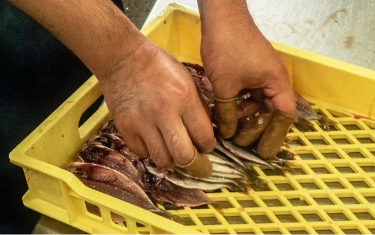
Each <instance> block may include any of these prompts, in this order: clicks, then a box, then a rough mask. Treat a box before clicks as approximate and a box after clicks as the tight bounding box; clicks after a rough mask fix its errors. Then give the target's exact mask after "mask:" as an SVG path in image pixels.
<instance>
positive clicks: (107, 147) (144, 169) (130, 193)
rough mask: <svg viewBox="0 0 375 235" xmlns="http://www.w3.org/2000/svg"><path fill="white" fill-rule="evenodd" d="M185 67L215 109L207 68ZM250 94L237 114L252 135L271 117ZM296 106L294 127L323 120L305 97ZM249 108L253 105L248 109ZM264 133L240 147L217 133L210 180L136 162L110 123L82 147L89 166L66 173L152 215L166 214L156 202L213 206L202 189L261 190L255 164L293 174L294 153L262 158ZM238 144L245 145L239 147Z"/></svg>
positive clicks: (241, 100) (144, 161) (74, 167)
mask: <svg viewBox="0 0 375 235" xmlns="http://www.w3.org/2000/svg"><path fill="white" fill-rule="evenodd" d="M185 66H186V67H187V69H188V70H189V71H190V73H191V74H192V79H193V80H194V82H195V83H196V85H197V88H198V90H200V94H201V95H202V97H203V100H204V102H206V104H207V107H208V109H209V110H210V109H213V108H214V103H213V102H214V96H213V92H212V87H211V84H210V82H209V80H208V79H207V78H206V77H204V69H203V68H202V67H201V66H199V65H194V64H188V63H185ZM250 96H251V95H250V93H248V92H247V93H242V94H240V95H239V96H238V98H237V112H238V113H239V117H240V118H241V119H240V120H239V123H240V125H239V128H241V127H244V126H246V125H247V126H252V127H251V128H252V129H251V128H250V129H249V130H251V131H249V136H252V135H254V133H255V132H257V130H258V129H263V128H261V126H262V125H266V124H267V120H268V119H269V118H268V117H269V116H270V115H271V114H269V113H267V112H265V111H264V110H263V108H262V107H261V106H260V105H259V103H256V102H253V101H252V100H250V99H249V97H250ZM297 98H298V99H297ZM296 102H297V109H301V110H302V112H299V116H298V117H299V119H296V123H305V125H303V127H305V126H306V122H307V123H309V122H308V121H306V118H307V119H311V118H315V119H321V117H319V115H317V114H316V113H315V111H314V110H313V109H312V108H311V107H310V106H309V104H308V103H307V102H306V101H305V100H304V99H303V98H302V97H299V96H297V95H296ZM298 102H299V103H298ZM251 105H252V106H253V107H252V108H251V109H250V108H248V107H250V106H251ZM249 110H252V112H250V111H249ZM254 110H255V111H254ZM208 113H209V115H211V113H210V112H208ZM241 115H242V116H241ZM210 118H211V120H212V117H210ZM254 124H256V125H254ZM213 126H214V127H215V123H213ZM261 134H262V133H261V132H259V133H256V135H255V137H254V136H253V137H252V139H251V140H250V141H249V140H248V143H238V142H237V141H236V140H233V143H232V142H230V141H228V140H224V139H222V138H221V137H220V136H219V135H216V137H217V139H218V145H217V147H216V149H215V151H214V152H212V153H210V154H207V157H208V159H209V160H210V161H211V162H212V165H213V173H212V175H211V176H210V177H208V178H200V177H193V176H191V175H190V174H189V173H188V172H187V171H185V170H183V169H181V168H176V169H175V170H164V169H159V168H157V167H156V165H155V164H154V163H153V162H152V160H151V159H140V158H138V157H137V156H136V155H135V154H134V153H132V152H131V151H130V150H129V148H128V147H127V145H126V143H125V142H124V140H123V139H122V137H121V135H120V134H119V132H118V131H117V129H116V127H115V125H114V122H113V121H112V120H110V121H108V122H107V123H106V124H105V125H104V126H103V127H102V128H101V130H100V132H99V134H98V135H97V136H94V137H93V138H91V139H90V140H89V141H88V142H87V143H86V144H85V145H84V146H83V148H82V151H81V152H80V153H79V155H78V158H79V159H80V160H81V161H83V162H85V163H82V162H81V163H71V164H70V165H68V167H67V169H68V170H70V171H71V172H72V173H74V174H75V175H76V176H77V177H78V178H79V179H80V180H81V181H82V182H83V183H84V184H85V185H86V186H88V187H91V188H93V189H96V190H98V191H101V192H103V193H106V194H109V195H111V196H114V197H117V198H119V199H122V200H124V201H127V202H130V203H132V204H135V205H137V206H140V207H142V208H144V209H147V210H149V211H153V212H156V213H163V210H161V209H160V208H158V207H157V206H155V204H154V203H153V201H152V200H155V201H157V202H158V203H161V204H166V205H167V204H173V205H174V206H180V207H193V206H199V205H202V204H212V203H213V202H212V201H211V200H210V199H209V198H208V197H207V195H206V194H204V192H203V191H206V192H211V191H215V190H218V189H220V188H223V187H224V188H228V189H229V190H231V191H239V192H247V190H248V189H249V188H251V187H252V186H255V185H256V186H259V187H263V186H264V185H265V184H266V183H267V182H266V181H264V180H262V179H260V178H258V176H257V174H256V173H255V172H254V168H253V167H255V166H256V167H260V168H268V169H272V170H274V171H276V172H278V173H279V174H280V175H283V174H284V171H291V170H292V168H291V167H290V164H291V163H290V160H294V154H293V153H291V152H289V151H288V150H286V149H280V151H279V152H278V153H277V154H276V156H270V157H269V159H266V160H264V159H262V158H261V156H260V155H259V153H258V152H257V143H256V141H257V140H258V138H259V136H260V135H261ZM249 139H250V138H249ZM234 143H237V144H240V145H243V146H246V147H238V146H237V145H235V144H234ZM120 218H121V217H119V218H117V220H119V219H120Z"/></svg>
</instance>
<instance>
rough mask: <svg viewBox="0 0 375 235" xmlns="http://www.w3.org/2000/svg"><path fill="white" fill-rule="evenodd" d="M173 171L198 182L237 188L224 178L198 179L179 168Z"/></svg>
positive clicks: (233, 182)
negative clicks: (229, 185) (225, 184)
mask: <svg viewBox="0 0 375 235" xmlns="http://www.w3.org/2000/svg"><path fill="white" fill-rule="evenodd" d="M174 170H175V171H176V172H177V173H178V174H180V175H183V176H185V177H190V178H193V179H196V180H200V181H205V182H210V183H228V184H234V185H236V186H237V187H238V186H239V185H238V183H237V182H236V181H235V180H233V179H228V178H224V177H214V176H210V177H208V178H199V177H194V176H191V175H189V174H188V173H187V172H186V171H185V170H184V169H181V168H176V169H174Z"/></svg>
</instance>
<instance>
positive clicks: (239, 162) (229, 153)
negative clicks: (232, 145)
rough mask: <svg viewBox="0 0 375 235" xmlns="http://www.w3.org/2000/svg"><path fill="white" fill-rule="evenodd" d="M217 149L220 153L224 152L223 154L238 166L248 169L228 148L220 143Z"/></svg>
mask: <svg viewBox="0 0 375 235" xmlns="http://www.w3.org/2000/svg"><path fill="white" fill-rule="evenodd" d="M215 149H216V150H218V151H220V152H222V153H223V154H225V156H227V157H228V158H230V159H232V160H233V161H234V162H236V163H237V164H238V165H240V166H242V167H245V168H246V166H245V164H243V162H242V161H241V160H240V159H239V158H238V157H236V155H234V154H233V153H231V152H229V151H228V150H227V149H226V148H224V147H223V146H221V145H220V144H219V143H218V144H217V145H216V148H215Z"/></svg>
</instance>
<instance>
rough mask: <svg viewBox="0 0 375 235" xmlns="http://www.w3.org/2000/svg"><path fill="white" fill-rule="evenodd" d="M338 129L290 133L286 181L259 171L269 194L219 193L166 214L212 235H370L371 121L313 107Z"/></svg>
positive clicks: (373, 187) (374, 195)
mask: <svg viewBox="0 0 375 235" xmlns="http://www.w3.org/2000/svg"><path fill="white" fill-rule="evenodd" d="M312 107H313V108H314V109H315V110H316V111H317V112H318V113H320V114H324V115H326V116H328V117H329V118H330V119H331V120H333V121H335V122H336V123H335V124H333V125H330V129H329V131H324V130H323V129H322V124H321V123H320V122H319V121H312V123H313V126H312V127H313V129H314V131H313V132H306V133H302V132H300V131H299V130H298V129H296V128H295V127H294V126H293V127H292V128H291V131H290V133H289V134H288V138H289V139H290V140H292V141H291V143H290V150H291V151H292V152H294V153H295V154H296V155H297V156H296V159H297V160H296V164H295V166H294V169H295V171H294V172H290V173H287V175H286V176H280V175H275V174H274V173H273V172H271V171H269V170H266V169H263V170H262V169H260V168H256V171H257V173H258V174H259V175H260V177H261V178H262V179H265V180H267V181H268V184H267V187H265V188H261V189H254V190H251V191H250V192H248V195H245V194H243V193H238V192H229V191H228V190H227V189H221V190H219V191H217V192H214V193H208V196H209V197H210V198H211V199H212V200H213V201H216V202H217V203H218V204H219V206H220V209H217V208H216V209H215V208H214V207H213V206H211V205H209V206H201V207H196V208H175V207H167V208H165V209H167V210H169V211H171V212H172V213H175V214H177V215H179V216H180V217H181V219H179V220H177V221H176V222H178V223H181V224H183V225H186V226H189V227H191V228H193V229H196V230H198V231H200V232H203V233H210V234H254V233H255V234H261V233H264V234H372V233H373V232H374V231H375V208H374V206H375V182H374V179H375V130H374V129H375V121H373V120H370V119H365V118H359V117H358V116H356V115H353V114H351V113H349V112H343V111H340V110H336V109H329V108H325V107H323V106H320V105H317V104H313V105H312Z"/></svg>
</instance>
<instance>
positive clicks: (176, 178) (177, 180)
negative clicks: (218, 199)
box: [165, 172, 235, 191]
mask: <svg viewBox="0 0 375 235" xmlns="http://www.w3.org/2000/svg"><path fill="white" fill-rule="evenodd" d="M165 178H166V179H167V180H169V181H170V182H172V183H174V184H176V185H178V186H181V187H184V188H198V189H202V190H203V191H215V190H217V189H221V188H229V189H231V190H234V189H235V187H233V186H232V185H229V184H222V183H220V184H217V183H209V182H204V181H200V180H196V179H192V178H189V177H184V176H182V175H179V174H177V173H174V172H169V173H168V174H167V175H166V176H165Z"/></svg>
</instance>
